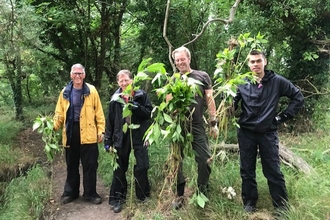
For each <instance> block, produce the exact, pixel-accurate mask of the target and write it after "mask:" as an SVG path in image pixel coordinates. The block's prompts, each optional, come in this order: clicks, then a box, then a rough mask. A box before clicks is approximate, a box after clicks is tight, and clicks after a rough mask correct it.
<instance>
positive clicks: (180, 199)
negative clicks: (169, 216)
mask: <svg viewBox="0 0 330 220" xmlns="http://www.w3.org/2000/svg"><path fill="white" fill-rule="evenodd" d="M183 203H184V198H183V196H179V197H177V198H175V199H174V200H173V201H172V207H173V208H174V209H176V210H178V209H180V208H181V207H182V206H183Z"/></svg>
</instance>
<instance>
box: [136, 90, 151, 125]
mask: <svg viewBox="0 0 330 220" xmlns="http://www.w3.org/2000/svg"><path fill="white" fill-rule="evenodd" d="M137 103H138V108H137V109H135V110H134V112H133V114H136V115H137V116H139V118H140V119H142V120H148V119H150V118H151V111H152V104H151V101H150V99H149V97H148V95H147V94H146V93H145V92H144V93H143V96H141V98H139V99H137Z"/></svg>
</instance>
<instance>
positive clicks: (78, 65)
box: [70, 63, 85, 74]
mask: <svg viewBox="0 0 330 220" xmlns="http://www.w3.org/2000/svg"><path fill="white" fill-rule="evenodd" d="M74 68H78V69H82V71H83V73H84V74H85V67H84V66H83V65H81V64H80V63H76V64H73V65H72V67H71V72H70V74H72V70H73V69H74Z"/></svg>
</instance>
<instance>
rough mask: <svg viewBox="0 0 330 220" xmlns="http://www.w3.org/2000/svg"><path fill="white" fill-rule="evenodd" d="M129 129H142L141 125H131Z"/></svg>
mask: <svg viewBox="0 0 330 220" xmlns="http://www.w3.org/2000/svg"><path fill="white" fill-rule="evenodd" d="M128 127H129V128H130V129H137V128H139V127H140V125H136V124H130V125H129V126H128Z"/></svg>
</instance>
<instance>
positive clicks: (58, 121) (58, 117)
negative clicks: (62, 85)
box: [53, 91, 65, 131]
mask: <svg viewBox="0 0 330 220" xmlns="http://www.w3.org/2000/svg"><path fill="white" fill-rule="evenodd" d="M64 114H65V111H64V104H63V91H62V92H60V95H59V97H58V100H57V104H56V107H55V114H54V117H53V121H54V130H55V131H57V130H58V129H60V128H61V127H62V126H63V123H64V118H65V117H64Z"/></svg>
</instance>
